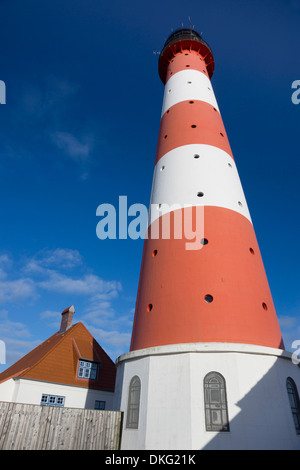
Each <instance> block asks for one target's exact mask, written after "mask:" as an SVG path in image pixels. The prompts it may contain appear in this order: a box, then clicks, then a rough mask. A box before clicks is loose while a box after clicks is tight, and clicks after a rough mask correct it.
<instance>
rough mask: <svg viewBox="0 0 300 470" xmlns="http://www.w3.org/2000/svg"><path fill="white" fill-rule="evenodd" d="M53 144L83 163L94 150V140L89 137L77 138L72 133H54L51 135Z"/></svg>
mask: <svg viewBox="0 0 300 470" xmlns="http://www.w3.org/2000/svg"><path fill="white" fill-rule="evenodd" d="M51 138H52V141H53V143H54V144H55V145H56V146H57V147H58V148H59V149H60V150H63V151H64V152H65V153H66V154H67V155H69V156H70V157H72V158H73V160H75V161H77V162H79V163H82V162H85V161H86V160H87V158H88V156H89V155H90V152H91V150H92V140H91V138H88V137H87V136H85V137H83V138H81V139H80V140H79V138H77V137H75V136H74V135H73V134H71V133H70V132H58V131H57V132H54V133H52V135H51Z"/></svg>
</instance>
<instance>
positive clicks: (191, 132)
mask: <svg viewBox="0 0 300 470" xmlns="http://www.w3.org/2000/svg"><path fill="white" fill-rule="evenodd" d="M213 72H214V59H213V55H212V52H211V49H210V47H209V46H208V45H207V44H206V42H205V41H204V40H203V39H202V38H201V36H200V35H199V34H198V33H197V32H196V31H194V30H192V29H181V30H179V31H176V32H175V33H173V34H172V35H171V36H170V37H169V38H168V40H167V41H166V43H165V45H164V48H163V50H162V52H161V54H160V58H159V75H160V78H161V80H162V82H163V84H164V85H165V91H164V99H163V106H162V113H161V123H160V130H159V137H158V145H157V153H156V160H155V168H154V177H153V185H152V192H151V201H150V206H151V219H150V223H149V228H148V234H147V235H148V236H147V238H146V239H145V243H144V252H143V259H142V266H141V274H140V282H139V287H138V295H137V302H136V311H135V318H134V325H133V331H132V339H131V347H130V352H129V353H128V354H125V355H124V356H121V357H120V358H119V359H118V375H119V377H122V380H123V382H122V387H121V385H120V382H119V387H120V390H122V391H121V395H120V406H121V409H123V410H124V411H125V413H126V419H125V420H124V426H125V429H124V433H123V447H124V448H148V449H154V448H168V449H173V448H174V449H176V448H177V449H185V448H243V447H244V446H245V448H259V446H261V445H263V446H264V444H265V445H266V446H267V447H268V448H272V446H274V448H276V446H277V445H278V442H279V441H280V442H281V445H282V442H283V441H282V439H284V438H283V435H282V429H280V430H279V429H276V431H275V430H274V423H275V422H277V421H276V420H278V423H279V422H280V420H281V421H282V420H283V421H284V422H285V430H286V429H287V428H288V427H289V426H290V427H291V431H289V432H291V433H293V432H294V429H293V421H292V416H291V415H292V413H291V412H290V410H289V411H288V412H287V411H286V410H287V409H288V408H289V402H288V398H287V397H286V396H285V397H284V396H283V395H284V394H285V386H286V385H285V379H284V377H285V375H287V374H288V376H289V377H290V376H291V375H293V377H294V380H295V382H297V381H298V383H299V377H298V375H299V371H298V368H296V367H295V366H294V365H293V364H292V363H291V361H288V360H287V358H288V357H289V355H288V354H287V353H286V352H285V351H284V345H283V341H282V336H281V332H280V328H279V325H278V320H277V316H276V312H275V308H274V304H273V300H272V296H271V292H270V289H269V285H268V281H267V277H266V273H265V269H264V266H263V262H262V258H261V254H260V250H259V246H258V243H257V240H256V236H255V232H254V228H253V225H252V221H251V217H250V214H249V210H248V207H247V203H246V199H245V195H244V192H243V189H242V185H241V182H240V178H239V175H238V171H237V167H236V164H235V160H234V157H233V154H232V150H231V147H230V144H229V141H228V138H227V134H226V131H225V128H224V124H223V121H222V117H221V114H220V111H219V108H218V104H217V101H216V98H215V95H214V92H213V88H212V84H211V81H210V79H211V77H212V75H213ZM199 207H200V208H201V210H202V214H203V222H204V225H203V226H202V232H201V239H199V240H198V245H199V246H195V247H192V248H191V249H187V245H186V243H187V239H186V238H185V237H184V236H181V237H178V236H176V234H175V229H174V228H173V229H172V223H171V224H170V236H169V237H161V236H160V237H157V236H151V235H152V233H156V234H157V233H160V234H161V227H162V226H163V223H164V219H168V222H170V220H171V221H175V220H177V221H178V220H179V221H180V224H181V225H182V226H181V228H183V224H184V220H185V209H184V208H190V210H191V213H192V214H194V215H197V212H196V210H197V208H199ZM178 216H180V217H178ZM181 233H183V230H182V231H181ZM196 241H197V240H196ZM283 357H284V358H285V360H283V359H282V358H283ZM279 358H280V360H279ZM287 366H288V367H289V369H290V370H289V372H288V373H287V372H286V367H287ZM273 369H274V370H276V374H275V372H273V373H271V372H270V371H271V370H273ZM121 371H122V372H121ZM268 374H270V376H272V379H270V378H268ZM274 374H275V375H276V377H277V378H278V377H279V376H280V377H281V379H279V382H280V383H277V382H276V380H275V379H274ZM274 387H275V388H276V390H277V391H276V393H275V395H276V398H274V397H273V398H274V399H273V401H272V400H271V402H272V403H271V405H270V400H269V399H268V398H267V397H268V396H269V398H270V396H271V397H272V390H273V391H274ZM279 390H280V392H279ZM213 391H214V393H213ZM251 394H253V396H255V395H256V396H257V402H259V403H257V402H256V401H255V400H254V399H253V398H251V397H250V395H251ZM268 394H269V395H268ZM246 397H248V399H247V398H246ZM243 400H245V401H244V405H243V408H244V410H245V409H246V413H244V415H243V416H241V415H240V411H239V408H241V409H242V405H239V404H241V403H243ZM260 400H262V403H264V405H263V406H264V408H263V413H264V416H270V420H269V423H268V424H266V422H263V419H262V417H261V416H262V415H261V413H260V412H258V411H257V410H258V409H259V406H260V405H261V401H260ZM264 400H265V401H264ZM284 400H285V402H286V403H285V405H284V406H283V407H281V408H282V409H281V410H280V412H279V411H278V410H279V409H280V403H282V402H284ZM266 401H268V404H267V405H266V403H265V402H266ZM250 403H251V404H250ZM255 406H256V408H255ZM252 408H253V409H252ZM254 408H255V409H254ZM285 413H286V414H287V416H285V417H284V416H283V415H284V414H285ZM288 413H289V414H288ZM271 417H272V418H271ZM248 418H249V423H247V419H248ZM286 420H287V421H286ZM283 421H282V422H283ZM248 424H249V427H247V425H248ZM243 426H244V428H243ZM251 426H252V427H251ZM279 428H280V426H279ZM221 431H222V432H221ZM226 432H228V433H230V438H229V439H228V435H227V437H226V438H225V440H224V435H225V433H226ZM241 433H242V434H241ZM266 434H267V435H268V437H267V438H266ZM294 434H296V433H295V432H294ZM221 436H223V440H222V437H221ZM294 438H295V436H294V435H293V439H294ZM293 439H292V441H291V442H293V444H291V445H290V447H292V448H293V446H294V447H295V446H296V448H298V447H297V445H298V446H299V442H298V441H297V443H296V444H295V442H296V441H295V442H294V440H293ZM284 442H285V444H284V446H285V447H287V448H289V444H288V443H287V442H286V440H285V441H284ZM262 443H264V444H262ZM262 448H264V447H262Z"/></svg>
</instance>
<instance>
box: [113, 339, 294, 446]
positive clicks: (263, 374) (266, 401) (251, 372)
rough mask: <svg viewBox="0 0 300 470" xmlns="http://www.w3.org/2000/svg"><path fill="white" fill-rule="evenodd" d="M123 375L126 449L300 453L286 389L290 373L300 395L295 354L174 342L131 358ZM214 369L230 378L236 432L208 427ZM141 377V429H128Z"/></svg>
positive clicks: (122, 361)
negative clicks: (209, 379)
mask: <svg viewBox="0 0 300 470" xmlns="http://www.w3.org/2000/svg"><path fill="white" fill-rule="evenodd" d="M117 370H118V372H117V383H118V387H117V388H116V400H117V401H118V400H119V403H120V408H121V411H124V421H123V426H124V428H123V434H122V449H130V450H134V449H149V450H155V449H165V450H168V449H170V450H172V449H173V450H176V449H177V450H180V449H194V450H196V449H300V435H297V434H296V431H295V427H294V422H293V417H292V413H291V409H290V405H289V400H288V395H287V391H286V379H287V377H289V376H290V377H292V378H293V379H294V381H295V382H296V384H297V387H298V391H299V392H300V370H299V368H298V367H297V366H296V365H294V364H293V363H292V362H291V360H290V356H289V354H288V353H285V352H283V351H281V350H277V349H272V348H265V347H256V346H251V345H234V344H225V343H224V344H214V343H203V344H191V345H188V344H186V345H171V346H162V347H157V348H149V349H145V350H140V351H134V352H132V353H128V354H125V355H124V356H121V357H120V358H119V359H118V369H117ZM211 371H216V372H219V373H220V374H222V375H223V377H224V378H225V380H226V389H227V402H228V415H229V422H230V432H219V433H218V432H208V431H206V428H205V417H204V392H203V379H204V377H205V375H206V374H207V373H208V372H211ZM134 375H138V376H139V377H140V379H141V404H140V410H141V411H140V422H139V428H138V429H137V430H132V429H126V411H127V410H126V409H127V401H128V388H129V383H130V380H131V378H132V377H133V376H134ZM122 380H123V388H122V387H121V382H122ZM121 390H122V391H121Z"/></svg>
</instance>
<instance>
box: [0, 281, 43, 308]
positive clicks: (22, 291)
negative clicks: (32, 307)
mask: <svg viewBox="0 0 300 470" xmlns="http://www.w3.org/2000/svg"><path fill="white" fill-rule="evenodd" d="M34 296H36V287H35V283H34V281H33V280H32V279H29V278H24V279H17V280H14V281H9V280H3V279H2V281H0V302H2V303H4V302H13V301H16V300H20V299H28V298H33V297H34Z"/></svg>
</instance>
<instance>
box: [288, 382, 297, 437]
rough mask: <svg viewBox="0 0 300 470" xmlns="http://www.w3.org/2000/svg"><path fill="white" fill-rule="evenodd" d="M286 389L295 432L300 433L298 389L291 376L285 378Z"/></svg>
mask: <svg viewBox="0 0 300 470" xmlns="http://www.w3.org/2000/svg"><path fill="white" fill-rule="evenodd" d="M286 389H287V392H288V396H289V401H290V405H291V410H292V415H293V419H294V424H295V428H296V433H297V434H300V402H299V395H298V390H297V387H296V384H295V382H294V381H293V379H291V377H288V378H287V379H286Z"/></svg>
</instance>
